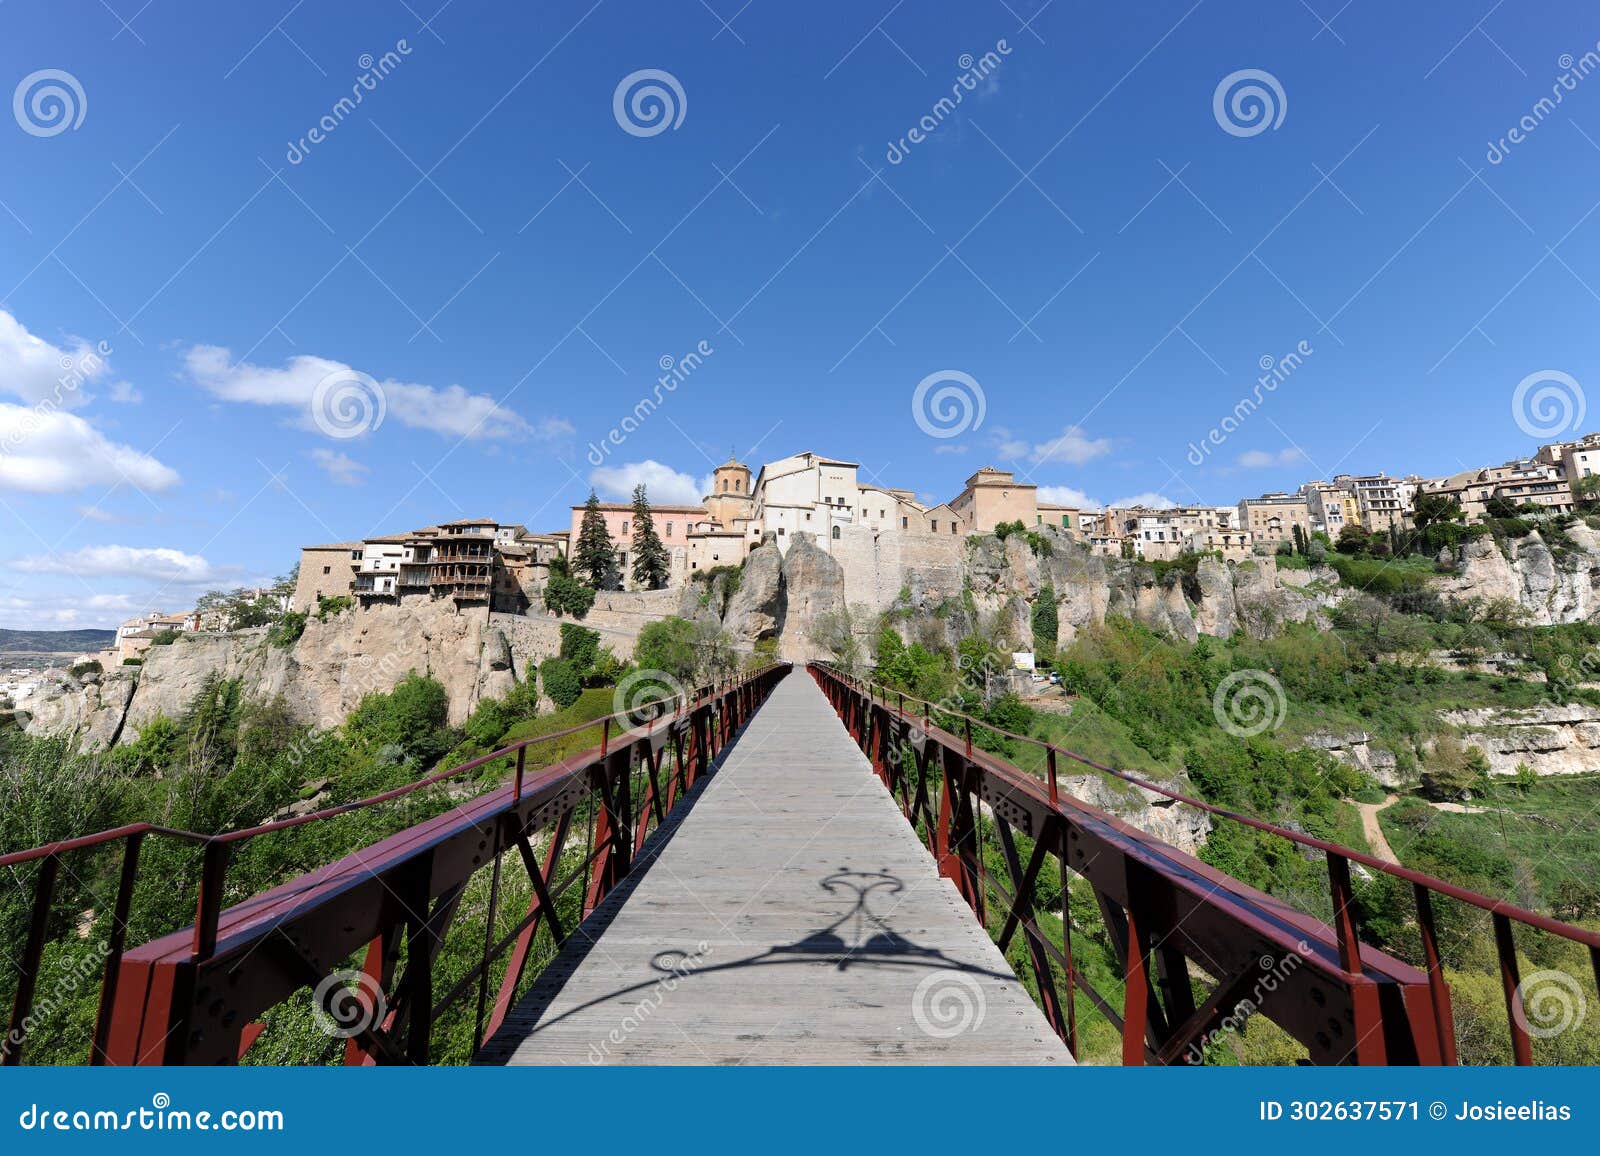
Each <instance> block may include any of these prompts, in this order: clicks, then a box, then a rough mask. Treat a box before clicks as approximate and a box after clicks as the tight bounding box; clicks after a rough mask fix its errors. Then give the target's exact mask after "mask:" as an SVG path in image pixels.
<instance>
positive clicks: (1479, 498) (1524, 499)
mask: <svg viewBox="0 0 1600 1156" xmlns="http://www.w3.org/2000/svg"><path fill="white" fill-rule="evenodd" d="M1421 492H1422V493H1425V494H1438V495H1441V496H1443V497H1446V498H1451V499H1453V500H1454V501H1456V502H1458V503H1460V505H1461V512H1462V514H1463V516H1465V517H1466V518H1467V519H1468V520H1472V519H1475V518H1482V517H1485V516H1486V515H1487V514H1488V513H1489V503H1490V502H1494V501H1497V500H1498V501H1500V502H1504V503H1506V504H1507V505H1509V506H1524V505H1529V506H1539V507H1541V508H1542V509H1544V510H1546V511H1548V512H1550V513H1556V514H1564V513H1568V512H1570V511H1571V510H1572V508H1573V497H1572V488H1571V487H1570V486H1569V485H1568V484H1567V477H1566V474H1565V472H1564V470H1563V468H1562V466H1560V465H1556V464H1552V463H1550V462H1548V461H1542V460H1540V459H1539V458H1537V457H1534V458H1518V459H1514V460H1512V461H1509V462H1505V463H1503V464H1501V465H1498V466H1485V467H1484V468H1483V469H1480V470H1465V471H1463V472H1461V473H1459V474H1451V475H1450V476H1449V477H1447V478H1435V479H1432V480H1430V481H1425V482H1423V483H1422V484H1421Z"/></svg>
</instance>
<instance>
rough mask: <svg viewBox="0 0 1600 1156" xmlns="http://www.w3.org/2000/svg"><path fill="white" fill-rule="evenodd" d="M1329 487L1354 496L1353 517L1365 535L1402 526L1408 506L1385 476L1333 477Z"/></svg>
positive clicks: (1394, 483)
mask: <svg viewBox="0 0 1600 1156" xmlns="http://www.w3.org/2000/svg"><path fill="white" fill-rule="evenodd" d="M1333 484H1334V485H1335V486H1338V487H1340V488H1342V489H1347V490H1349V491H1350V492H1351V493H1352V494H1354V495H1355V499H1356V514H1357V516H1358V518H1359V519H1360V523H1361V525H1362V526H1363V527H1364V528H1365V529H1366V530H1367V531H1368V532H1369V533H1373V534H1387V533H1388V532H1389V529H1390V527H1393V526H1401V527H1403V526H1405V524H1406V521H1407V518H1408V516H1409V513H1410V510H1411V506H1410V503H1409V502H1408V501H1406V500H1405V498H1404V497H1403V496H1402V486H1403V483H1401V482H1400V481H1398V480H1397V479H1395V478H1391V477H1390V476H1389V475H1388V474H1335V475H1334V478H1333ZM1412 490H1413V492H1414V491H1415V487H1414V485H1413V486H1412Z"/></svg>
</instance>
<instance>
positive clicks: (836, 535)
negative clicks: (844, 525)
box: [833, 526, 839, 542]
mask: <svg viewBox="0 0 1600 1156" xmlns="http://www.w3.org/2000/svg"><path fill="white" fill-rule="evenodd" d="M833 540H834V541H835V542H837V541H838V540H839V527H838V526H835V527H834V528H833Z"/></svg>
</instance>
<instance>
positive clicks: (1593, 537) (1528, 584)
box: [1435, 522, 1600, 626]
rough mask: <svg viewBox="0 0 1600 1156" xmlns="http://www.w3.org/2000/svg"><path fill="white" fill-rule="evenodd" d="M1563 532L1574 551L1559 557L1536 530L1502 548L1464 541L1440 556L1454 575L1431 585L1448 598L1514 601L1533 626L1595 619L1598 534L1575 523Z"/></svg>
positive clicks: (1599, 602) (1599, 580)
mask: <svg viewBox="0 0 1600 1156" xmlns="http://www.w3.org/2000/svg"><path fill="white" fill-rule="evenodd" d="M1566 536H1567V538H1568V539H1569V540H1570V541H1571V543H1572V545H1573V546H1575V547H1576V549H1566V550H1563V551H1561V553H1560V554H1559V556H1558V554H1557V553H1556V552H1555V551H1552V550H1551V548H1550V547H1549V546H1548V545H1546V543H1545V540H1544V538H1543V537H1541V536H1540V535H1539V533H1538V532H1537V531H1535V532H1534V533H1532V534H1529V535H1528V536H1527V537H1525V538H1519V539H1514V540H1512V541H1509V542H1507V543H1506V545H1505V549H1504V550H1502V549H1501V548H1500V546H1499V545H1497V544H1496V543H1495V541H1494V539H1492V538H1479V539H1478V540H1477V541H1475V542H1468V543H1467V544H1466V545H1464V546H1462V547H1461V548H1460V549H1459V550H1457V551H1456V552H1455V553H1454V554H1453V555H1452V554H1450V553H1448V552H1446V553H1445V554H1444V555H1442V556H1441V558H1440V561H1441V562H1444V563H1446V564H1449V565H1453V566H1454V567H1455V575H1454V576H1453V577H1450V578H1444V579H1441V580H1439V581H1438V582H1437V583H1436V584H1435V585H1436V588H1437V590H1438V592H1439V594H1440V595H1441V596H1442V597H1444V598H1445V599H1447V600H1450V601H1456V602H1466V601H1470V600H1473V599H1478V600H1481V601H1483V602H1495V601H1510V602H1515V603H1517V604H1519V605H1520V606H1522V608H1523V609H1524V610H1525V611H1527V613H1528V617H1529V621H1530V623H1531V624H1533V625H1535V626H1553V625H1557V624H1559V623H1563V622H1594V621H1600V595H1597V593H1596V588H1597V587H1600V534H1596V532H1595V531H1594V530H1591V529H1590V528H1589V527H1588V526H1587V525H1586V524H1584V523H1583V522H1577V523H1574V524H1573V525H1572V526H1570V527H1568V529H1567V531H1566Z"/></svg>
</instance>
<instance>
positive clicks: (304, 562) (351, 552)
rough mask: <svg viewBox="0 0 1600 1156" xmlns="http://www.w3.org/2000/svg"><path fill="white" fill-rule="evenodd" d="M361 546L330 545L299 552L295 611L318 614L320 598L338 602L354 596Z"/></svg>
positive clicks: (348, 544) (359, 544) (307, 548)
mask: <svg viewBox="0 0 1600 1156" xmlns="http://www.w3.org/2000/svg"><path fill="white" fill-rule="evenodd" d="M361 551H362V544H361V543H360V542H330V543H328V544H326V545H323V546H302V547H301V548H300V576H299V578H298V579H297V580H296V582H295V586H294V607H293V608H294V609H295V610H298V611H300V612H302V613H305V612H307V611H311V610H315V609H316V608H317V600H318V599H319V598H337V597H340V596H342V595H348V594H349V593H350V592H351V586H352V583H353V582H354V581H355V576H356V570H357V568H358V567H360V565H361Z"/></svg>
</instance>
